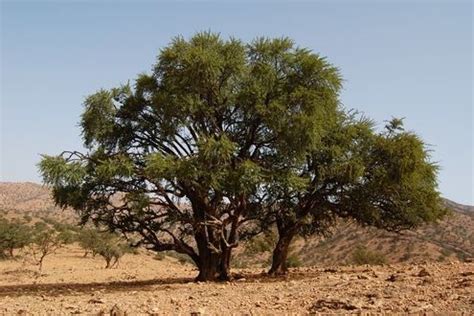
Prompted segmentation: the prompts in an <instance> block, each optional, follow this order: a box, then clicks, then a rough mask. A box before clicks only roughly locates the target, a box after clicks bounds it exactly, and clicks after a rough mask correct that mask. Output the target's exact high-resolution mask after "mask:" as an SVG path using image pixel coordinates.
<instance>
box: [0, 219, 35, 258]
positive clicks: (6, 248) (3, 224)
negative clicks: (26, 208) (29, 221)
mask: <svg viewBox="0 0 474 316" xmlns="http://www.w3.org/2000/svg"><path fill="white" fill-rule="evenodd" d="M30 242H31V234H30V229H29V227H28V226H27V225H26V224H24V223H22V222H20V221H18V220H11V221H10V220H7V219H5V218H0V258H2V257H9V258H13V257H14V250H15V249H22V248H24V247H25V246H26V245H28V244H29V243H30Z"/></svg>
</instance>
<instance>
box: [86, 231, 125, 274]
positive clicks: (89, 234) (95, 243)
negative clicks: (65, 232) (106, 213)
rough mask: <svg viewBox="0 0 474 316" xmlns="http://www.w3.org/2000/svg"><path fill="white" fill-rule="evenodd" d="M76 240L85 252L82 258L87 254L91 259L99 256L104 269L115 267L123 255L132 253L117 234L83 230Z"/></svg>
mask: <svg viewBox="0 0 474 316" xmlns="http://www.w3.org/2000/svg"><path fill="white" fill-rule="evenodd" d="M77 240H78V243H79V245H80V246H81V247H82V248H83V249H84V250H85V253H84V257H86V256H87V255H88V254H89V253H91V254H92V256H93V257H95V256H96V255H100V256H101V257H102V258H104V260H105V262H106V265H105V268H106V269H108V268H113V267H115V266H117V265H118V263H119V260H120V258H121V257H122V256H123V255H124V254H126V253H131V252H133V249H132V248H131V247H130V245H129V244H128V243H127V242H125V241H124V240H123V239H122V238H120V237H119V236H118V235H117V234H113V233H109V232H101V231H99V230H97V229H92V228H83V229H82V230H80V231H79V234H78V238H77Z"/></svg>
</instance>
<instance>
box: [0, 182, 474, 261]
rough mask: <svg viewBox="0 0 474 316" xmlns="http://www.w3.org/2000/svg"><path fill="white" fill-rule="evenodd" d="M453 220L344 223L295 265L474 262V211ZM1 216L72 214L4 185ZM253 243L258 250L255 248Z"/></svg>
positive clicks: (310, 244) (264, 249)
mask: <svg viewBox="0 0 474 316" xmlns="http://www.w3.org/2000/svg"><path fill="white" fill-rule="evenodd" d="M445 203H446V205H447V206H448V207H449V208H450V209H451V210H452V214H451V215H450V216H448V217H447V218H446V219H444V220H443V221H442V222H440V223H438V224H433V225H426V226H424V227H422V228H420V229H418V230H416V231H414V232H405V233H402V234H394V233H388V232H385V231H381V230H377V229H374V228H362V227H360V226H358V225H356V224H355V223H351V222H341V223H340V224H339V225H338V226H337V227H336V228H335V230H334V233H333V234H332V235H331V236H330V237H328V238H316V237H312V238H309V239H306V240H304V239H300V240H297V241H296V242H295V244H294V246H293V249H292V253H293V254H295V255H297V256H294V257H295V258H298V260H296V262H294V263H293V264H295V265H332V264H340V263H349V262H351V260H352V257H353V254H354V251H355V249H358V247H363V248H364V249H366V250H367V251H369V252H372V253H374V254H376V255H378V256H380V257H382V258H383V259H384V260H386V261H387V262H420V261H445V260H447V259H449V260H460V261H464V260H466V259H470V258H473V257H474V207H473V206H466V205H461V204H458V203H455V202H453V201H449V200H445ZM0 212H2V213H3V214H4V215H5V214H6V216H8V217H17V218H21V217H24V216H25V215H26V216H30V217H32V218H39V217H43V218H44V217H53V218H55V219H57V220H63V221H71V220H72V219H74V213H73V212H72V211H69V210H66V211H63V210H60V209H58V208H57V207H55V206H54V203H53V201H52V200H51V196H50V192H49V190H48V189H47V188H46V187H44V186H41V185H39V184H35V183H0ZM255 242H257V243H258V245H257V246H256V245H255ZM272 242H274V238H273V239H272V238H263V237H261V239H260V240H257V241H254V242H253V243H252V244H247V247H245V248H244V249H241V250H240V251H238V252H237V253H239V255H238V257H237V258H236V260H235V262H236V264H237V265H240V266H249V265H262V266H265V265H266V264H267V263H268V260H269V257H270V250H271V248H272Z"/></svg>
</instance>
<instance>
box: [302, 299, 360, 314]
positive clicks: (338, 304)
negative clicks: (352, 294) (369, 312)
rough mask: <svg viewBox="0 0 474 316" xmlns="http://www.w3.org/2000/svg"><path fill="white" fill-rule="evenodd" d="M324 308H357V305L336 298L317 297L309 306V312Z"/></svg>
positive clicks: (348, 309) (347, 309)
mask: <svg viewBox="0 0 474 316" xmlns="http://www.w3.org/2000/svg"><path fill="white" fill-rule="evenodd" d="M326 309H332V310H334V309H335V310H341V309H342V310H346V311H350V310H356V309H359V307H358V306H355V305H353V304H351V303H349V302H344V301H340V300H336V299H319V300H317V301H316V303H314V304H313V305H312V306H311V307H310V308H309V311H310V312H317V311H324V310H326Z"/></svg>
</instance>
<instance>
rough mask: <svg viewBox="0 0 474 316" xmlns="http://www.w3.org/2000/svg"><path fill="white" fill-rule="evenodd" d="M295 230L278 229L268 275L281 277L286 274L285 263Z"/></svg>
mask: <svg viewBox="0 0 474 316" xmlns="http://www.w3.org/2000/svg"><path fill="white" fill-rule="evenodd" d="M296 232H297V228H296V227H295V228H290V229H281V230H280V229H278V234H279V238H278V243H277V245H276V246H275V249H274V250H273V257H272V266H271V268H270V270H269V271H268V274H270V275H283V274H286V273H287V272H288V267H287V266H286V261H287V259H288V250H289V248H290V244H291V241H292V240H293V238H294V237H295V235H296Z"/></svg>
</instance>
